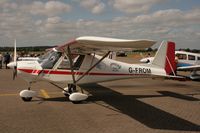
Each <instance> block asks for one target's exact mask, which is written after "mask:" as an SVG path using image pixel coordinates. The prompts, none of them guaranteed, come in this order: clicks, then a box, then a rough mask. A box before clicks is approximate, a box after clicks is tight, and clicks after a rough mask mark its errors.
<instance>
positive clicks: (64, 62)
mask: <svg viewBox="0 0 200 133" xmlns="http://www.w3.org/2000/svg"><path fill="white" fill-rule="evenodd" d="M58 69H70V64H69V60H68V58H67V57H66V56H65V57H64V59H63V60H62V62H61V63H60V65H59V66H58Z"/></svg>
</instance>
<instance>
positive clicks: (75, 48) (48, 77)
mask: <svg viewBox="0 0 200 133" xmlns="http://www.w3.org/2000/svg"><path fill="white" fill-rule="evenodd" d="M155 43H156V42H155V41H152V40H145V39H144V40H123V39H115V38H105V37H91V36H86V37H79V38H76V39H75V40H72V41H70V42H68V43H66V44H64V45H60V46H57V47H55V48H54V49H52V50H51V51H49V52H47V54H45V55H44V56H43V57H40V58H39V60H36V61H17V60H15V64H16V70H17V73H18V75H19V76H21V77H22V78H24V79H25V80H26V81H27V82H28V83H29V87H28V89H26V90H22V91H21V92H20V97H21V98H22V99H23V100H24V101H31V99H32V97H35V96H36V92H35V91H33V90H31V84H32V83H35V82H37V81H47V82H51V83H52V82H53V83H64V84H66V85H67V87H66V88H63V92H64V94H65V95H68V96H69V99H70V101H72V102H73V103H77V102H80V101H83V100H86V99H87V98H88V95H87V94H85V93H84V91H83V90H82V89H81V88H80V91H78V90H77V86H79V85H81V84H88V83H99V82H104V81H113V80H119V79H126V78H152V77H173V78H180V77H178V76H172V75H170V74H171V73H174V69H175V54H174V52H173V51H174V50H175V43H174V42H166V41H164V42H162V43H161V45H160V47H159V50H158V51H157V53H156V56H155V58H154V60H153V62H152V63H151V64H129V63H124V62H120V61H116V60H113V59H110V58H108V57H107V56H108V55H109V54H110V53H111V52H113V51H119V50H128V49H129V50H132V49H133V48H135V49H144V48H149V47H151V46H152V45H153V44H155ZM99 52H100V53H105V54H104V55H103V56H99V55H97V54H96V53H99ZM15 55H16V54H15ZM94 89H95V88H94Z"/></svg>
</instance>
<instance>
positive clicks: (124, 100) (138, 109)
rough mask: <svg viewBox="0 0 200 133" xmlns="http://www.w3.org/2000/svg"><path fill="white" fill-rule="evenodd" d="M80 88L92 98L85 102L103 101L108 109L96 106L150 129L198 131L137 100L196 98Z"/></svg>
mask: <svg viewBox="0 0 200 133" xmlns="http://www.w3.org/2000/svg"><path fill="white" fill-rule="evenodd" d="M81 87H82V88H83V89H84V90H86V91H88V92H89V93H90V94H92V96H89V98H88V99H87V102H93V103H97V101H103V102H104V103H106V104H108V105H109V106H111V107H110V108H109V106H105V104H104V105H103V104H102V105H101V104H99V103H97V104H98V105H101V106H104V107H106V108H109V109H112V110H114V111H117V112H120V113H123V114H125V115H128V116H129V117H131V118H133V119H135V120H137V121H139V122H140V123H143V124H144V125H146V126H148V127H150V128H153V129H164V130H179V131H200V125H197V124H194V123H192V122H190V121H188V120H185V119H183V118H180V117H178V116H175V115H173V114H170V113H168V112H166V111H164V110H161V109H159V108H156V107H154V106H152V105H149V104H147V103H144V102H142V101H140V100H138V99H140V98H154V97H174V98H178V99H182V100H187V101H199V99H197V98H194V97H190V96H186V95H181V94H178V93H174V92H170V91H158V93H160V94H161V95H124V94H121V93H119V92H117V91H114V90H111V89H110V88H107V87H104V86H101V85H99V84H90V85H82V86H81ZM94 88H95V89H94ZM46 100H47V101H60V102H61V101H63V102H66V101H68V100H67V99H66V97H58V98H49V99H46ZM113 108H114V109H113ZM196 115H198V114H196Z"/></svg>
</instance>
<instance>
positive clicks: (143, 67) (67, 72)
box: [18, 55, 166, 84]
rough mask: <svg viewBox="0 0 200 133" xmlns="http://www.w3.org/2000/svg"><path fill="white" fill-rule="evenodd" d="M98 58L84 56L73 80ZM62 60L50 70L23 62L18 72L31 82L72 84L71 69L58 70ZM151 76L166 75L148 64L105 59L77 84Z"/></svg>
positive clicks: (95, 56) (37, 64) (36, 63)
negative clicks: (44, 81)
mask: <svg viewBox="0 0 200 133" xmlns="http://www.w3.org/2000/svg"><path fill="white" fill-rule="evenodd" d="M100 58H101V56H98V55H85V58H84V60H83V62H82V64H81V66H80V68H79V69H78V70H74V76H75V79H76V80H77V79H78V78H79V77H81V76H82V75H83V74H84V73H85V72H86V71H87V70H88V69H90V68H91V67H92V66H93V65H94V64H95V63H96V62H97V61H99V60H100ZM63 60H64V58H63V57H61V58H60V59H59V60H58V61H57V62H56V63H55V65H54V67H53V68H52V69H42V68H41V66H40V65H41V64H39V63H38V62H37V61H34V62H33V61H32V62H30V61H29V62H28V61H27V62H25V61H23V62H21V63H18V72H19V73H20V74H22V77H24V76H26V79H27V76H28V75H29V76H31V78H30V79H32V80H36V79H38V78H40V79H44V80H47V81H50V82H62V83H72V82H73V80H72V71H71V69H60V68H59V66H60V64H61V62H62V61H63ZM26 66H27V67H26ZM158 73H159V74H158ZM153 75H166V72H165V71H164V70H163V69H160V68H156V67H150V66H149V65H148V64H128V63H123V62H119V61H116V60H112V59H109V58H105V59H104V60H103V61H101V62H100V63H99V64H98V65H96V66H95V67H94V68H93V69H92V70H91V71H90V72H89V73H87V74H86V75H85V76H84V78H82V79H81V80H80V81H79V82H78V83H77V84H85V83H96V82H104V81H111V80H118V79H126V78H135V77H150V76H153Z"/></svg>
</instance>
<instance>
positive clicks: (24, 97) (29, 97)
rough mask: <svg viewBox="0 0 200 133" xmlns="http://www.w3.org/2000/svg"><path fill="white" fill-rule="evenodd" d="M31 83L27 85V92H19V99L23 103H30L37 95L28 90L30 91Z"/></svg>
mask: <svg viewBox="0 0 200 133" xmlns="http://www.w3.org/2000/svg"><path fill="white" fill-rule="evenodd" d="M31 83H32V82H30V83H29V87H28V89H27V90H22V91H20V93H19V95H20V97H21V98H22V100H23V101H24V102H29V101H31V100H32V98H33V97H35V96H36V95H37V94H36V92H35V91H32V90H30V89H31Z"/></svg>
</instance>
